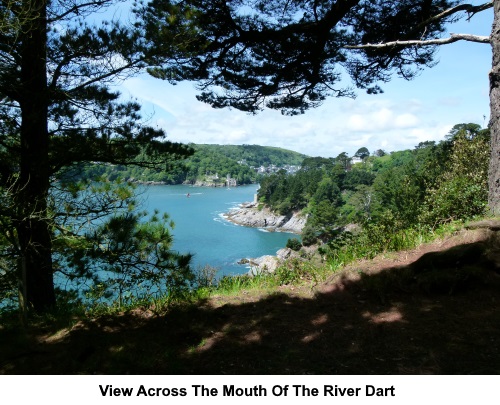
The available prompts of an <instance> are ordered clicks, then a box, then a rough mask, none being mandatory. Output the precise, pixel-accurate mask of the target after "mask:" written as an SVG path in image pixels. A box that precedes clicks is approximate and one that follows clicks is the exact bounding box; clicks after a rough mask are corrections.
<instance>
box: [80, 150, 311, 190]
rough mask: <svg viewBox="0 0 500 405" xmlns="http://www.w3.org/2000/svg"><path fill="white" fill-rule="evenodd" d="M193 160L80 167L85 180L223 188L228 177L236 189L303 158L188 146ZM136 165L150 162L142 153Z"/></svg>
mask: <svg viewBox="0 0 500 405" xmlns="http://www.w3.org/2000/svg"><path fill="white" fill-rule="evenodd" d="M189 146H190V148H191V150H192V151H193V154H192V156H190V157H187V158H186V159H183V160H180V161H175V162H170V163H169V164H168V165H165V164H164V165H163V166H162V165H158V166H156V167H147V168H144V167H140V166H133V165H132V166H130V165H129V166H125V165H109V164H108V165H102V164H91V165H89V164H87V165H81V166H80V170H81V171H82V172H83V173H84V176H85V177H89V176H90V177H92V176H95V175H100V176H103V175H104V176H106V178H108V179H109V180H110V181H113V180H115V179H116V178H123V179H126V180H130V181H134V182H143V183H146V182H157V183H164V184H182V183H184V182H190V183H195V182H196V181H200V182H206V183H212V184H214V185H222V184H223V183H224V182H225V181H226V177H227V176H228V175H229V176H231V177H232V178H234V179H236V181H237V183H238V184H239V185H242V184H251V183H256V182H257V181H258V180H259V179H260V178H261V177H262V175H259V174H258V173H257V171H256V168H258V167H260V166H265V167H268V166H270V165H275V166H279V167H282V166H285V165H299V164H300V162H301V161H302V159H304V157H305V155H301V154H299V153H296V152H293V151H289V150H286V149H281V148H273V147H267V146H258V145H203V144H199V145H196V144H190V145H189ZM136 160H137V162H151V161H153V160H154V156H151V155H150V154H149V152H148V151H147V150H145V149H143V150H142V151H141V153H140V154H139V155H138V156H137V158H136Z"/></svg>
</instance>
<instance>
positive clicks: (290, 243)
mask: <svg viewBox="0 0 500 405" xmlns="http://www.w3.org/2000/svg"><path fill="white" fill-rule="evenodd" d="M286 247H287V248H289V249H292V250H295V251H297V252H298V251H299V250H300V248H301V247H302V243H300V241H299V240H298V239H297V238H290V239H288V240H287V242H286Z"/></svg>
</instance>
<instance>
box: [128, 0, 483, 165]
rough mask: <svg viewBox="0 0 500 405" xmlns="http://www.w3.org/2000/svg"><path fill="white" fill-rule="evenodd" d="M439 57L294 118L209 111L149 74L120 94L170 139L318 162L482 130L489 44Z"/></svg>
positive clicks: (183, 86)
mask: <svg viewBox="0 0 500 405" xmlns="http://www.w3.org/2000/svg"><path fill="white" fill-rule="evenodd" d="M472 3H475V4H480V3H482V2H480V1H473V2H472ZM492 20H493V10H492V9H490V10H487V11H486V12H482V13H480V14H478V15H476V16H475V17H474V18H473V19H472V20H471V21H470V22H467V21H465V20H461V21H460V22H458V23H456V24H453V25H451V26H450V27H449V32H453V33H473V34H477V35H489V34H490V31H491V24H492ZM437 60H439V63H438V64H437V66H435V67H433V68H431V69H427V70H425V71H423V72H422V73H421V74H420V75H419V76H417V77H416V78H415V79H414V80H412V81H405V80H403V79H399V78H397V77H394V78H393V80H392V81H391V82H390V83H387V84H384V85H383V89H384V93H383V94H380V95H368V94H366V93H364V92H363V91H357V98H356V99H355V100H352V99H346V98H342V99H335V98H330V99H328V100H327V101H326V102H325V103H324V104H323V105H322V106H321V107H319V108H316V109H313V110H309V111H307V112H306V113H305V114H303V115H300V116H295V117H288V116H283V115H281V113H280V112H279V111H272V110H265V111H263V112H261V113H259V114H257V115H249V114H246V113H243V112H240V111H237V110H229V109H224V110H215V109H213V108H211V107H210V106H208V105H205V104H203V103H201V102H199V101H197V100H196V98H195V95H196V94H197V90H196V88H195V84H194V83H190V82H183V83H180V84H178V85H176V86H173V85H170V84H168V83H166V82H163V81H160V80H157V79H153V78H151V77H149V76H147V75H141V76H137V77H134V78H131V79H128V80H127V81H125V82H124V83H122V84H121V86H120V90H121V91H122V93H123V95H124V96H125V97H134V98H136V99H137V100H138V101H139V102H140V103H142V104H143V107H144V113H145V115H147V116H148V117H149V120H150V122H149V123H150V124H152V125H154V126H159V127H161V128H163V129H164V130H165V131H166V132H167V135H168V139H169V140H171V141H176V142H185V143H188V142H194V143H217V144H258V145H265V146H278V147H283V148H287V149H291V150H295V151H297V152H301V153H305V154H307V155H310V156H323V157H335V156H337V155H338V154H339V153H341V152H347V153H348V154H349V155H353V154H354V153H355V152H356V151H357V150H358V149H359V148H360V147H363V146H365V147H367V148H368V149H369V150H370V151H371V152H372V151H374V150H376V149H383V150H385V151H387V152H391V151H396V150H402V149H411V148H413V147H415V146H416V145H417V144H418V143H419V142H422V141H430V140H435V141H440V140H442V139H444V136H445V135H446V134H447V133H448V131H449V130H450V129H451V127H452V126H453V125H455V124H458V123H466V122H474V123H477V124H480V125H481V126H483V127H485V126H486V125H487V123H488V120H489V95H488V91H489V84H488V72H489V71H490V69H491V47H490V45H488V44H478V43H470V42H458V43H454V44H450V45H445V46H441V47H440V49H439V51H438V54H437Z"/></svg>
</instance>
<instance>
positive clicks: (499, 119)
mask: <svg viewBox="0 0 500 405" xmlns="http://www.w3.org/2000/svg"><path fill="white" fill-rule="evenodd" d="M491 48H492V52H493V61H492V69H491V72H490V114H491V116H490V131H491V159H490V168H489V175H488V186H489V194H488V204H489V207H490V211H491V212H492V213H493V214H494V215H500V0H495V1H494V19H493V27H492V30H491Z"/></svg>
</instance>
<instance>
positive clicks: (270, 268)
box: [240, 248, 300, 276]
mask: <svg viewBox="0 0 500 405" xmlns="http://www.w3.org/2000/svg"><path fill="white" fill-rule="evenodd" d="M299 256H300V255H299V253H298V252H296V251H294V250H292V249H290V248H283V249H280V250H278V251H277V252H276V256H270V255H266V256H261V257H258V258H256V259H243V260H242V261H241V262H240V263H242V264H249V265H250V270H249V272H248V274H249V275H250V276H255V275H257V274H264V273H274V272H275V271H276V269H277V268H278V267H279V266H280V265H281V264H282V263H283V262H284V261H285V260H289V259H292V258H294V257H299Z"/></svg>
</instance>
